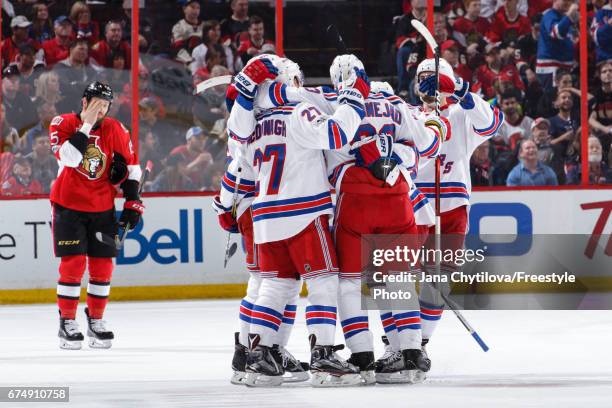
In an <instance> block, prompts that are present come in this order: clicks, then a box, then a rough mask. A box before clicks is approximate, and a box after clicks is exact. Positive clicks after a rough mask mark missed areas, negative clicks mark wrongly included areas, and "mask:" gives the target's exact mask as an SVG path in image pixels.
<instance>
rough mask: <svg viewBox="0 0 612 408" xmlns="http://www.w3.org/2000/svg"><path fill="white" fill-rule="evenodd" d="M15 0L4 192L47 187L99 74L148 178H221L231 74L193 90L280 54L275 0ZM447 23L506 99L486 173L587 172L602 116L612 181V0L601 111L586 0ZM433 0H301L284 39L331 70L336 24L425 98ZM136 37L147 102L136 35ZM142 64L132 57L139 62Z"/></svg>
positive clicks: (441, 23)
mask: <svg viewBox="0 0 612 408" xmlns="http://www.w3.org/2000/svg"><path fill="white" fill-rule="evenodd" d="M140 3H141V8H140V13H139V14H140V18H139V20H140V24H139V27H138V33H139V34H138V38H132V35H131V34H132V28H131V25H132V21H131V11H132V10H131V5H132V1H131V0H106V1H103V0H95V1H74V0H55V1H53V0H49V1H40V0H3V1H2V46H1V47H2V50H1V52H2V54H1V56H2V104H1V109H0V128H1V129H0V194H2V195H13V196H19V195H26V194H39V193H47V192H49V189H50V185H51V183H52V182H53V180H54V178H55V177H56V174H57V163H56V161H55V159H54V157H53V156H52V155H51V153H50V150H49V140H48V130H47V129H48V125H49V123H50V121H51V119H52V118H53V117H54V116H55V115H57V114H60V113H68V112H71V111H76V112H78V110H79V106H80V99H81V95H82V92H83V89H84V87H85V85H86V84H88V83H89V82H91V81H93V80H102V81H105V82H107V83H109V84H110V85H111V87H112V88H113V90H114V92H115V101H114V102H113V104H112V106H111V112H110V115H111V116H113V117H116V118H117V119H119V120H120V121H121V122H122V123H123V124H124V125H125V126H127V127H131V125H132V114H134V115H137V118H138V132H137V133H138V134H133V135H132V138H133V139H134V138H137V139H138V140H137V143H138V148H139V154H140V160H141V162H145V161H146V160H152V161H153V163H154V171H153V175H152V178H151V181H150V182H149V183H148V184H147V186H146V189H147V190H148V191H159V192H174V191H211V190H218V189H219V185H220V180H221V178H222V177H223V172H224V167H225V162H226V140H227V139H226V119H227V116H228V112H227V110H226V107H225V103H224V96H225V86H218V87H215V88H213V89H211V90H209V91H207V92H206V93H203V94H199V95H194V94H193V89H194V87H195V86H196V85H197V84H198V83H199V82H201V81H203V80H206V79H209V78H211V77H215V76H220V75H227V74H233V73H235V72H237V71H239V70H240V69H241V68H242V67H243V66H244V64H245V63H246V61H248V60H249V59H250V58H251V57H252V56H255V55H258V54H260V53H275V52H276V50H275V46H274V38H275V33H274V14H275V10H274V3H275V2H274V1H273V0H272V1H270V0H260V1H256V0H231V1H230V0H216V1H215V0H199V1H198V0H194V1H188V0H180V1H175V0H166V1H163V0H140ZM436 3H439V4H437V6H436V9H435V10H436V11H435V13H434V27H435V30H434V31H435V33H434V35H435V37H436V40H437V41H438V43H439V44H441V50H442V56H443V57H444V58H446V59H447V60H448V61H449V62H450V63H451V65H452V66H453V67H454V69H455V73H456V74H457V75H460V76H461V77H463V79H464V80H467V81H469V82H470V83H471V90H472V91H473V92H476V93H479V94H480V95H482V96H483V97H484V98H485V99H486V100H488V101H489V102H490V103H491V104H492V105H496V106H499V107H500V109H501V110H502V111H503V112H504V113H505V123H504V124H503V126H502V128H501V131H500V133H499V135H498V136H496V137H495V138H493V139H491V140H490V141H488V142H486V143H485V144H483V145H481V146H480V147H479V148H478V150H477V151H476V152H475V153H474V155H473V157H472V168H471V170H472V182H473V184H474V185H479V186H498V185H510V186H514V185H557V184H558V185H563V184H579V183H580V180H581V166H580V162H581V156H580V152H581V147H580V142H581V138H580V132H581V127H582V126H588V129H589V135H590V137H589V139H588V152H589V154H588V158H587V159H588V161H589V180H590V183H591V184H606V183H612V172H611V171H610V168H609V165H610V164H612V162H611V160H612V152H611V149H610V142H611V138H612V137H611V136H612V27H611V24H612V0H607V1H606V0H590V1H588V3H589V4H588V24H589V26H588V29H589V30H588V38H586V39H585V40H586V41H587V42H588V50H589V64H588V69H589V72H588V78H589V84H588V103H589V117H588V123H581V121H580V103H581V99H580V89H579V88H580V87H579V75H580V65H579V64H578V55H579V52H578V50H579V42H580V37H579V25H578V23H579V13H578V4H577V3H578V2H577V1H572V0H537V1H535V0H447V1H444V0H441V1H437V2H436ZM412 18H417V19H419V20H422V21H423V22H425V21H426V19H427V1H426V0H386V1H374V0H352V1H351V0H327V1H319V0H310V1H300V0H294V1H292V0H287V1H286V7H285V30H284V32H285V36H284V43H285V44H286V45H285V53H286V55H287V56H288V57H290V58H292V59H294V60H295V61H297V62H298V63H299V64H300V65H301V66H302V69H303V70H304V72H305V75H306V79H307V84H308V85H312V86H315V85H323V84H329V78H328V75H329V74H328V72H329V71H328V69H329V64H330V62H331V60H332V59H333V56H334V55H335V54H336V53H337V51H336V49H335V42H334V41H333V39H330V38H329V36H328V35H327V34H326V30H325V28H326V27H327V25H329V24H330V23H334V24H336V26H337V27H338V28H339V29H340V32H341V33H342V34H343V37H344V39H345V41H346V43H347V44H348V46H349V51H350V52H353V53H356V54H357V55H359V56H360V58H362V60H363V61H364V62H365V64H366V70H367V72H368V75H369V76H370V77H371V78H376V79H379V80H386V81H388V82H390V83H391V84H392V85H393V87H394V88H395V90H396V93H397V94H399V95H400V96H402V97H403V98H404V99H405V100H406V101H407V102H409V103H412V104H418V103H419V100H418V96H417V95H416V92H415V83H414V73H415V71H416V67H417V65H418V63H419V62H420V61H421V60H422V59H423V58H425V56H426V45H425V43H424V41H423V40H422V38H421V37H420V36H418V35H417V33H416V32H415V31H414V30H413V29H412V26H411V25H410V23H409V22H410V20H411V19H412ZM132 47H138V49H139V52H140V60H139V64H137V65H138V81H137V87H138V103H137V106H138V109H137V110H136V111H133V109H132V106H133V103H132V102H133V101H132V95H133V90H132V85H133V84H132V81H131V75H130V74H131V69H132V65H133V64H132V61H131V48H132ZM135 65H136V64H134V66H135Z"/></svg>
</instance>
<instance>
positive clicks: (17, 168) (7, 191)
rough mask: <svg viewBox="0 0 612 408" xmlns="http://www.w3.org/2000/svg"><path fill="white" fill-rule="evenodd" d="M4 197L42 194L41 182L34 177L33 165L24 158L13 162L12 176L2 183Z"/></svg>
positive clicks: (0, 189)
mask: <svg viewBox="0 0 612 408" xmlns="http://www.w3.org/2000/svg"><path fill="white" fill-rule="evenodd" d="M0 193H1V194H2V195H10V196H21V195H29V194H42V193H43V188H42V186H41V185H40V182H39V181H38V180H36V179H34V178H33V177H32V165H31V164H30V161H29V160H28V159H26V158H24V157H16V158H15V160H14V161H13V172H12V174H11V176H10V177H9V178H8V179H7V180H6V181H4V182H3V183H2V186H1V188H0Z"/></svg>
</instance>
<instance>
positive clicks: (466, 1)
mask: <svg viewBox="0 0 612 408" xmlns="http://www.w3.org/2000/svg"><path fill="white" fill-rule="evenodd" d="M441 3H442V5H441V7H439V8H436V9H435V12H434V16H433V17H434V36H435V38H436V40H437V42H438V43H439V44H440V49H441V55H442V57H443V58H445V59H447V60H448V61H449V62H450V63H451V65H452V66H453V68H454V70H455V73H456V74H457V75H459V76H461V77H462V78H463V79H464V80H465V81H469V82H470V84H471V91H472V92H476V93H479V94H480V95H481V96H482V97H483V98H485V99H486V100H488V101H489V102H490V103H491V105H493V106H497V107H499V108H500V109H501V110H502V111H503V112H504V114H505V122H504V124H503V126H502V128H501V130H500V132H499V134H498V135H497V136H496V137H494V138H493V139H492V140H491V141H490V142H488V143H486V144H484V145H483V146H481V147H480V148H479V149H478V151H477V152H476V153H475V154H474V155H473V157H472V182H473V184H474V185H481V186H482V185H484V186H492V185H508V186H517V185H519V186H533V185H557V184H559V185H562V184H579V183H580V181H581V173H580V172H581V167H580V138H581V131H582V130H581V125H584V126H588V128H589V134H590V135H591V137H590V138H589V152H591V144H593V149H594V150H597V149H598V150H597V152H595V151H593V153H589V157H588V160H589V168H590V172H589V179H590V182H591V183H594V184H602V183H612V171H611V170H610V167H609V166H610V165H611V164H612V153H611V151H610V141H611V139H612V138H611V136H612V126H611V125H612V26H611V24H612V1H611V0H592V1H588V2H587V3H589V4H588V10H589V14H588V16H587V19H588V24H589V38H588V39H586V40H587V41H588V42H587V44H588V50H589V67H590V68H591V69H590V70H589V79H590V81H589V93H588V101H589V112H590V116H589V121H588V123H586V124H581V123H580V103H581V93H580V90H579V89H577V88H579V86H578V84H579V79H580V66H579V63H578V56H579V24H578V23H579V13H578V10H579V5H578V1H572V0H537V1H536V0H454V1H442V2H441ZM413 18H416V19H419V20H421V21H423V22H426V20H427V1H426V0H404V1H403V15H401V16H397V17H396V18H395V19H394V21H393V27H394V31H395V44H396V65H397V76H398V86H397V92H398V93H399V94H400V95H401V96H402V97H403V98H404V99H406V100H408V101H409V102H411V103H413V104H417V103H419V101H418V96H417V95H416V91H415V84H414V72H415V71H416V67H417V65H418V63H419V62H420V61H421V60H422V59H423V58H424V57H425V56H426V51H427V49H426V45H425V42H424V40H423V39H422V38H421V37H420V36H419V35H417V32H416V31H415V30H414V28H413V27H412V26H411V24H410V20H411V19H413ZM595 141H597V142H598V143H597V142H595ZM595 145H596V146H597V148H596V147H595ZM536 158H537V160H536V161H534V160H535V159H536Z"/></svg>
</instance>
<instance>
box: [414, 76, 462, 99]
mask: <svg viewBox="0 0 612 408" xmlns="http://www.w3.org/2000/svg"><path fill="white" fill-rule="evenodd" d="M469 91H470V83H469V82H467V81H464V80H463V79H462V78H461V77H459V76H458V77H456V78H451V77H449V76H448V75H444V74H442V73H441V74H440V92H441V93H445V94H450V95H451V97H452V98H454V99H455V100H457V101H461V100H462V99H463V98H464V97H465V96H466V95H467V94H468V93H469ZM419 92H421V93H424V94H426V95H427V96H435V95H436V77H435V75H430V76H428V77H427V78H425V79H423V80H421V82H420V83H419Z"/></svg>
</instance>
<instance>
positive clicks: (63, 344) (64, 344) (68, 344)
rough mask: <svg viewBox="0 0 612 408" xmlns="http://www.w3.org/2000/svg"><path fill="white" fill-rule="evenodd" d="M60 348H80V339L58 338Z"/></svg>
mask: <svg viewBox="0 0 612 408" xmlns="http://www.w3.org/2000/svg"><path fill="white" fill-rule="evenodd" d="M59 346H60V348H61V349H64V350H80V349H81V347H82V346H81V341H68V340H64V339H60V345H59Z"/></svg>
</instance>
